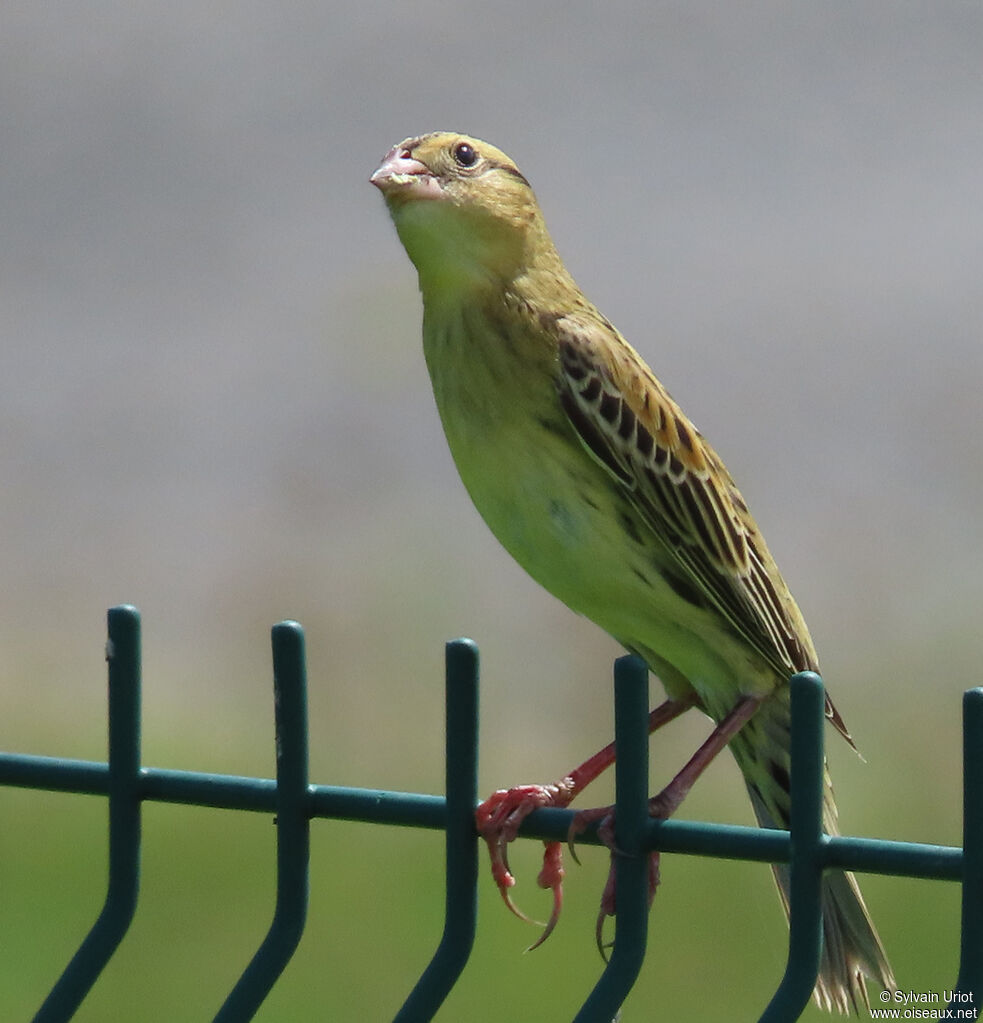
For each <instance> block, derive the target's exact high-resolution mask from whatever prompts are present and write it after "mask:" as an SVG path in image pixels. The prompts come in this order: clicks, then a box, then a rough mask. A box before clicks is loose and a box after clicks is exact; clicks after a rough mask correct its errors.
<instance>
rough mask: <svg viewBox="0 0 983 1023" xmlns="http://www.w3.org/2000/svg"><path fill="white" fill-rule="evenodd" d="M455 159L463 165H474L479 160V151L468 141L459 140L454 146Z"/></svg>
mask: <svg viewBox="0 0 983 1023" xmlns="http://www.w3.org/2000/svg"><path fill="white" fill-rule="evenodd" d="M454 159H455V160H456V161H457V163H458V164H459V166H461V167H473V166H474V165H475V164H476V163H477V162H478V153H477V151H476V150H475V148H474V146H472V145H469V144H468V143H467V142H458V144H457V145H456V146H455V147H454Z"/></svg>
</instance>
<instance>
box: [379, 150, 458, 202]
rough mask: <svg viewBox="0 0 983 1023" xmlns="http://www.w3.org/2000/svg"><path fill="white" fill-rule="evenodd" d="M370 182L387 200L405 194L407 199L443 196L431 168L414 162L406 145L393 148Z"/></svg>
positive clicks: (416, 161) (417, 161)
mask: <svg viewBox="0 0 983 1023" xmlns="http://www.w3.org/2000/svg"><path fill="white" fill-rule="evenodd" d="M369 181H371V182H372V184H373V185H375V187H376V188H378V189H379V191H380V192H382V193H383V194H384V195H385V196H386V197H387V198H389V197H390V196H393V195H396V194H399V193H403V194H405V195H406V197H407V198H409V197H410V196H413V197H419V198H421V199H422V198H434V199H435V198H438V197H439V196H440V194H441V187H440V184H439V183H438V181H437V179H436V178H435V177H434V176H433V174H431V172H430V168H429V167H427V165H426V164H424V163H421V162H420V161H419V160H414V159H413V154H412V153H411V152H410V150H409V149H407V148H406V146H405V145H403V146H393V148H392V149H390V150H389V152H388V153H386V155H385V158H384V159H383V161H382V163H381V164H380V165H379V169H378V170H377V171H376V172H375V173H374V174H373V175H372V177H371V178H369Z"/></svg>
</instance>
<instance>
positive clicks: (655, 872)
mask: <svg viewBox="0 0 983 1023" xmlns="http://www.w3.org/2000/svg"><path fill="white" fill-rule="evenodd" d="M760 704H761V701H760V699H758V698H756V697H753V696H745V697H744V698H743V699H741V700H740V701H739V702H738V704H737V706H735V707H734V709H733V710H732V711H731V712H730V713H729V714H728V715H727V716H726V717H725V718H724V719H723V721H721V722H720V724H718V725H717V726H716V728H714V730H713V731H712V732H711V733H710V735H709V737H708V738H707V740H706V741H705V742H704V743H703V745H702V746H700V748H699V749H698V750H697V751H696V752H695V753H694V754H693V756H692V757H690V759H689V760H688V761H687V763H686V766H685V767H683V769H682V770H681V771H680V772H679V773H678V774H677V775H676V776H675V777H674V778H673V779H672V781H671V782H669V784H668V785H667V786H666V787H665V788H664V789H663V790H662V791H661V792H660V793H659V794H658V795H657V796H653V797H652V798H651V799H650V800H649V815H650V816H652V817H655V818H656V819H658V820H668V818H670V817H671V816H672V815H673V814H674V813H675V812H676V810H678V809H679V806H680V804H681V803H682V802H683V800H684V799H685V798H686V796H687V795H688V794H689V791H690V789H692V787H693V785H694V784H695V783H696V780H697V779H698V778H699V777H700V775H701V774H703V772H704V771H705V770H706V769H707V768H708V767H709V766H710V763H711V762H712V761H713V759H714V757H716V755H717V754H718V753H719V752H720V751H721V750H722V749H723V748H724V747H725V746H726V745H727V743H728V742H730V740H731V739H733V738H734V736H735V735H736V734H737V733H738V732H739V731H740V730H741V729H742V728H743V727H744V725H745V724H747V722H748V720H749V719H750V718H751V717H752V716H753V715H754V712H755V711H756V710H757V709H758V707H759V706H760ZM596 820H600V822H601V824H600V826H599V827H598V834H599V835H600V836H601V838H602V839H603V840H604V843H605V844H606V845H607V846H608V848H610V849H611V851H612V856H614V855H615V854H616V853H617V850H616V849H615V847H614V807H613V806H608V807H604V808H602V809H599V810H585V811H583V812H582V813H579V814H577V816H576V818H574V823H573V824H572V825H571V833H572V834H577V833H579V832H580V831H582V830H583V829H584V827H586V826H587V825H588V824H590V823H592V822H593V821H596ZM649 869H650V879H651V880H650V889H649V902H650V903H651V900H652V899H653V898H654V897H655V889H656V887H657V886H658V882H659V853H658V851H656V852H653V853H652V854H651V866H650V868H649ZM615 910H616V907H615V891H614V868H613V866H612V868H611V872H610V874H609V876H608V881H607V884H606V885H605V887H604V894H603V895H602V896H601V910H600V913H599V914H598V918H597V937H598V948H600V949H601V953H602V955H603V945H602V942H601V927H602V925H603V923H604V918H605V917H608V916H614V914H615Z"/></svg>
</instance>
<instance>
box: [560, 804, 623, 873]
mask: <svg viewBox="0 0 983 1023" xmlns="http://www.w3.org/2000/svg"><path fill="white" fill-rule="evenodd" d="M594 821H600V822H601V823H600V824H599V825H598V828H597V837H598V838H600V840H601V841H602V842H603V843H604V845H606V846H607V847H608V848H609V849H610V850H611V852H614V853H619V852H620V850H619V849H618V847H617V846H616V845H615V844H614V807H613V806H602V807H599V808H598V809H596V810H581V811H580V813H578V814H576V815H575V816H574V818H573V820H572V821H571V822H570V827H569V828H568V829H567V848H568V849H569V850H570V855H571V856H572V857H573V858H574V862H576V863H578V864H579V863H580V859H579V858H578V857H577V850H576V849H575V848H574V843H575V842H576V840H577V836H578V835H580V834H582V833H583V832H584V831H586V830H587V828H588V827H590V825H591V824H593V823H594Z"/></svg>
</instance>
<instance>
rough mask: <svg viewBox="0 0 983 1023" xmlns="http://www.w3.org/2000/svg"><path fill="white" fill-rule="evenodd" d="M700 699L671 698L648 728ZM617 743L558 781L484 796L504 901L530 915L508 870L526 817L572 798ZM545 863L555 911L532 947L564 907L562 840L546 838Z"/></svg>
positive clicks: (545, 883) (484, 821)
mask: <svg viewBox="0 0 983 1023" xmlns="http://www.w3.org/2000/svg"><path fill="white" fill-rule="evenodd" d="M695 703H696V697H695V695H694V696H693V697H692V698H691V699H686V700H666V701H665V703H661V704H660V705H659V706H658V707H656V708H655V709H654V710H653V711H652V712H651V713H650V714H649V734H651V733H652V732H654V731H656V730H657V729H659V728H661V727H662V726H663V725H665V724H668V723H669V722H670V721H672V720H673V719H674V718H677V717H679V715H680V714H682V713H683V712H684V711H686V710H689V708H690V707H692V706H693V705H694V704H695ZM614 759H615V752H614V743H613V742H612V743H610V744H609V745H607V746H605V747H604V749H602V750H600V751H599V752H597V753H595V754H594V755H593V756H592V757H590V758H589V759H588V760H585V761H584V762H583V763H582V764H581V765H580V766H579V767H576V768H574V769H573V770H572V771H571V772H570V773H569V774H567V775H565V776H564V777H563V778H562V779H561V780H560V781H558V782H556V783H555V784H553V785H519V786H517V787H515V788H512V789H499V790H498V791H497V792H494V793H492V795H491V796H490V797H489V798H488V799H487V800H485V802H483V803H482V804H481V805H480V806H479V807H478V809H477V810H476V812H475V824H476V826H477V829H478V834H479V835H480V836H481V837H482V838H483V839H484V841H485V843H486V845H487V846H488V852H489V855H490V856H491V865H492V877H494V879H495V884H496V885H497V886H498V890H499V892H500V893H501V896H502V899H503V900H504V901H505V905H506V906H508V907H509V909H510V910H511V911H512V912H513V913H515V915H516V916H518V917H520V918H521V919H523V920H528V919H529V918H528V917H527V916H526V915H525V914H524V913H522V912H521V911H520V910H519V909H518V908H517V907H516V905H515V903H514V902H513V901H512V899H511V896H510V895H509V889H510V888H511V887H512V886H513V885H514V884H515V878H514V877H513V876H512V873H511V871H510V870H509V863H508V845H509V843H510V842H511V841H512V840H513V839H514V838H515V837H516V835H517V834H518V832H519V828H520V826H521V825H522V822H523V821H524V820H525V819H526V817H528V816H529V814H531V813H532V812H533V811H534V810H538V809H540V808H541V807H545V806H555V807H565V806H568V805H569V804H570V801H571V800H572V799H574V797H575V796H577V795H578V794H579V793H580V792H582V791H583V790H584V789H585V788H586V787H587V786H588V785H589V784H590V783H591V782H592V781H593V780H594V779H595V778H597V777H598V776H599V775H600V774H601V773H602V772H603V771H605V770H606V769H607V768H608V767H610V766H611V764H613V763H614ZM544 845H545V846H546V848H545V850H544V853H543V869H542V870H541V871H540V872H539V877H538V878H537V883H538V884H539V886H540V887H541V888H549V889H550V890H551V891H552V892H553V911H552V913H551V914H550V918H549V921H548V922H547V923H546V924H545V925H543V926H544V928H545V929H544V931H543V934H542V935H541V936H540V938H539V940H538V941H537V942H535V944H533V945H532V946H530V947H531V948H536V947H537V946H538V945H541V944H542V943H543V942H544V941H545V940H546V939H547V938H548V937H549V935H550V933H551V932H552V930H553V928H554V927H555V926H556V922H557V920H558V919H559V917H560V910H561V909H562V907H563V857H562V853H561V847H560V843H559V842H545V843H544Z"/></svg>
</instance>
